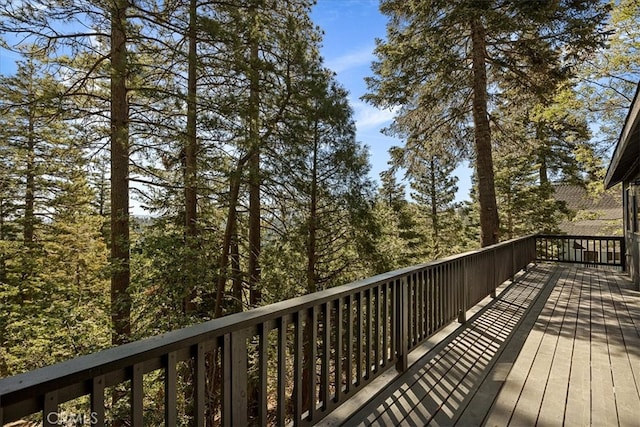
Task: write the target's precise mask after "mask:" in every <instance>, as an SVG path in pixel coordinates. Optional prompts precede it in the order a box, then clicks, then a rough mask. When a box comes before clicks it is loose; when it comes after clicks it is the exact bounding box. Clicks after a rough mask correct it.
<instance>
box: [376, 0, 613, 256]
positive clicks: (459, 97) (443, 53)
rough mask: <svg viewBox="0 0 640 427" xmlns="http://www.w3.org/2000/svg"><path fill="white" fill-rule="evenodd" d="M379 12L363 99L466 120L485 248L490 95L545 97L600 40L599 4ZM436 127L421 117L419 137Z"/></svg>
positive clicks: (490, 212)
mask: <svg viewBox="0 0 640 427" xmlns="http://www.w3.org/2000/svg"><path fill="white" fill-rule="evenodd" d="M381 10H382V12H383V13H384V14H386V15H388V16H389V18H390V21H389V24H388V26H387V40H386V41H378V46H377V48H376V53H377V55H378V58H379V62H375V63H374V64H373V71H374V73H375V77H371V78H369V79H368V80H367V82H368V85H369V90H370V93H369V94H368V95H366V96H365V99H366V100H368V101H370V102H372V103H373V104H374V105H376V106H378V107H382V108H389V107H393V106H396V105H400V106H403V107H404V108H403V109H402V110H401V111H400V113H399V114H400V116H402V115H403V114H406V112H407V111H411V110H420V111H422V112H423V114H424V115H427V116H428V114H426V113H428V112H429V111H431V110H432V109H433V108H437V109H441V110H442V111H443V112H444V115H441V114H439V115H438V117H442V120H443V121H444V122H458V123H460V122H462V123H466V122H468V121H469V120H471V119H472V120H473V123H474V132H475V135H474V150H473V151H474V153H475V154H474V156H473V160H474V162H475V167H476V175H477V178H478V201H479V205H480V224H481V244H482V245H483V246H486V245H490V244H493V243H495V242H497V240H498V228H499V225H498V223H499V222H498V212H497V205H496V200H495V184H494V174H493V158H492V139H491V127H490V115H491V105H492V103H491V102H490V100H491V99H492V98H494V97H497V96H499V95H500V92H501V90H504V89H505V88H507V87H515V88H519V89H520V90H521V91H527V92H532V93H534V94H536V96H539V97H542V98H544V96H546V94H547V93H548V90H549V89H550V88H551V89H552V88H553V87H554V86H555V85H556V83H558V82H560V81H562V80H564V79H566V78H567V77H568V76H570V75H571V72H572V71H573V68H572V67H573V66H575V65H576V64H577V63H578V62H579V61H580V60H581V59H582V57H583V55H584V54H585V53H588V52H590V51H591V50H592V49H593V48H595V47H596V46H598V45H600V43H601V42H602V41H603V37H602V32H601V31H600V30H601V25H602V23H603V20H604V18H605V17H606V11H607V9H606V7H605V5H604V4H602V3H600V2H589V1H578V2H576V1H561V2H519V3H500V2H495V1H470V0H469V1H460V2H448V1H441V0H433V1H426V0H414V1H400V0H387V1H383V2H382V4H381ZM432 117H435V116H434V115H432ZM441 123H442V122H441V121H435V120H433V119H432V121H430V122H427V123H426V124H425V126H424V127H423V128H422V132H423V133H424V136H425V138H429V136H430V134H431V132H433V131H434V130H437V129H438V128H439V127H440V124H441Z"/></svg>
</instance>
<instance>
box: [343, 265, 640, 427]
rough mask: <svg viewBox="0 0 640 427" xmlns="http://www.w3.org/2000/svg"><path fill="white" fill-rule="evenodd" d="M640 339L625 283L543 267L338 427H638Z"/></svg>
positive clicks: (599, 273) (637, 311)
mask: <svg viewBox="0 0 640 427" xmlns="http://www.w3.org/2000/svg"><path fill="white" fill-rule="evenodd" d="M639 331H640V294H639V293H638V292H634V291H631V290H630V285H629V284H628V282H627V281H626V279H625V278H624V277H623V276H622V275H621V274H619V273H617V272H611V271H607V270H601V269H600V270H598V269H590V268H583V267H581V266H556V265H551V264H541V265H538V266H536V267H534V268H533V269H531V270H530V271H529V272H528V273H526V274H525V275H524V276H521V277H520V278H519V279H518V281H517V282H516V283H514V284H512V285H511V286H509V287H507V288H506V289H505V290H504V291H503V292H502V293H501V294H500V295H499V296H498V298H497V299H496V300H495V301H493V302H492V303H491V304H489V305H488V306H486V307H485V308H484V309H483V310H481V311H480V312H478V313H477V314H476V315H475V316H473V317H472V318H471V319H469V321H468V322H467V324H466V325H465V327H463V328H460V329H459V330H458V332H457V333H455V334H452V335H450V336H449V337H448V338H447V339H446V340H444V341H443V342H441V343H440V344H439V345H438V346H436V347H435V348H434V349H433V350H432V351H430V352H429V353H428V354H426V355H425V356H423V357H422V358H421V359H420V360H419V361H418V362H417V363H416V364H414V365H413V367H412V368H410V369H409V370H408V371H407V372H406V373H405V374H403V375H401V376H399V377H398V378H397V379H396V380H395V381H394V382H392V383H391V384H390V385H389V386H388V387H386V388H385V389H384V390H383V391H382V392H381V393H380V394H378V395H377V396H376V397H375V398H373V399H372V400H371V401H369V403H368V404H366V405H364V406H363V407H362V408H360V410H359V411H357V412H356V413H355V414H354V415H353V416H352V417H350V418H348V419H346V420H345V421H344V424H343V425H348V426H355V425H362V426H365V425H366V426H368V425H389V426H391V425H400V424H406V425H409V424H410V425H481V424H485V425H491V426H493V425H496V426H503V425H509V424H510V425H536V424H539V425H549V424H562V423H565V424H567V425H589V424H590V423H591V424H593V425H605V424H611V423H613V424H619V425H634V423H636V422H637V419H638V415H640V414H639V413H638V408H640V392H639V384H640V333H639ZM616 420H617V421H616Z"/></svg>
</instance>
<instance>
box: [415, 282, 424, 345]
mask: <svg viewBox="0 0 640 427" xmlns="http://www.w3.org/2000/svg"><path fill="white" fill-rule="evenodd" d="M423 292H424V284H423V282H422V271H419V272H417V273H416V302H417V305H418V310H417V316H416V329H417V331H418V333H417V338H418V342H420V341H422V340H423V339H424V338H425V334H424V305H423V303H424V295H423Z"/></svg>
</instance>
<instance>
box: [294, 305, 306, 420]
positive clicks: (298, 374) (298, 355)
mask: <svg viewBox="0 0 640 427" xmlns="http://www.w3.org/2000/svg"><path fill="white" fill-rule="evenodd" d="M303 323H304V313H303V312H302V311H298V312H297V313H296V316H295V326H296V327H295V339H294V348H295V354H294V356H293V384H294V386H293V390H294V396H293V403H294V404H293V425H294V426H298V425H300V421H301V420H302V359H303V353H302V352H303V345H302V344H303V330H304V327H303Z"/></svg>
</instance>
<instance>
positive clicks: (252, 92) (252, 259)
mask: <svg viewBox="0 0 640 427" xmlns="http://www.w3.org/2000/svg"><path fill="white" fill-rule="evenodd" d="M251 18H252V21H253V22H252V25H253V28H252V29H251V34H252V35H251V42H250V49H251V51H250V53H249V55H250V58H249V149H250V155H249V260H248V269H249V295H250V297H249V303H250V304H251V306H252V307H255V306H257V305H258V304H259V303H260V300H261V299H262V296H261V292H260V240H261V236H260V220H261V218H260V213H261V207H260V181H261V179H260V123H259V120H260V92H259V91H260V74H259V72H258V67H259V46H258V39H257V38H256V33H257V32H258V31H259V30H260V28H259V25H260V24H259V20H258V17H257V13H256V10H255V8H252V9H251Z"/></svg>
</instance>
